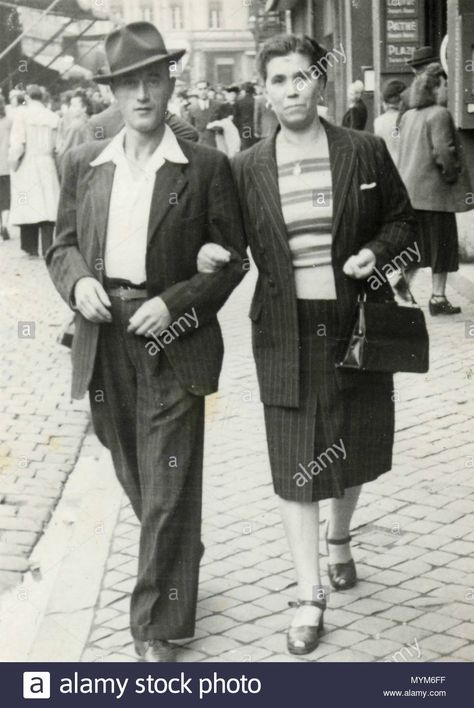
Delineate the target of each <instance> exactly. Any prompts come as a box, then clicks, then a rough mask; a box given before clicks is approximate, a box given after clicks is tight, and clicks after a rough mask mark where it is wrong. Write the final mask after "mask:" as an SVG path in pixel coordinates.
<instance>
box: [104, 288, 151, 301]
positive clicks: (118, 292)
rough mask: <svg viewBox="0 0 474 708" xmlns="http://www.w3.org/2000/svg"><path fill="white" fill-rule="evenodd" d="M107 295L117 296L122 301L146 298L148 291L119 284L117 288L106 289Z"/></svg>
mask: <svg viewBox="0 0 474 708" xmlns="http://www.w3.org/2000/svg"><path fill="white" fill-rule="evenodd" d="M107 295H110V297H118V298H120V300H123V301H124V302H125V301H127V300H146V299H147V298H148V293H147V291H146V289H145V288H129V287H124V286H123V285H121V286H120V287H118V288H110V289H109V290H107Z"/></svg>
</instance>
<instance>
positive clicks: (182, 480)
mask: <svg viewBox="0 0 474 708" xmlns="http://www.w3.org/2000/svg"><path fill="white" fill-rule="evenodd" d="M106 53H107V57H108V60H109V64H110V72H109V73H108V74H104V75H102V76H100V77H96V80H98V81H101V82H106V83H109V84H110V85H111V86H112V89H113V91H114V94H115V98H116V101H117V105H118V106H119V108H120V110H121V113H122V115H123V119H124V122H125V128H124V129H123V130H122V131H120V132H119V133H118V135H117V136H116V137H115V138H113V139H112V140H110V141H102V142H93V143H89V144H85V145H82V146H80V147H78V148H76V149H74V150H72V151H70V152H69V153H68V154H67V155H66V158H65V164H64V173H63V183H62V189H61V199H60V205H59V216H58V223H57V238H56V241H55V243H54V245H53V246H52V248H51V249H50V251H49V253H48V258H47V262H48V267H49V270H50V274H51V277H52V279H53V281H54V284H55V286H56V287H57V289H58V291H59V292H60V294H61V295H62V297H63V298H64V299H65V300H66V301H67V302H68V303H69V304H70V305H71V306H72V307H73V308H74V309H76V331H75V336H74V342H73V349H72V364H73V383H72V396H73V397H74V398H81V397H82V396H84V395H85V393H86V391H87V390H89V397H90V402H91V409H92V417H93V422H94V427H95V430H96V432H97V434H98V436H99V438H100V440H101V441H102V442H103V443H104V444H105V445H106V446H107V447H108V448H109V449H110V451H111V454H112V459H113V462H114V467H115V470H116V474H117V477H118V479H119V481H120V483H121V484H122V486H123V488H124V490H125V492H126V494H127V496H128V498H129V499H130V502H131V505H132V507H133V509H134V511H135V513H136V515H137V517H138V519H139V520H140V523H141V528H140V544H139V558H138V577H137V582H136V585H135V588H134V590H133V593H132V597H131V608H130V626H131V632H132V636H133V638H134V640H135V648H136V651H137V653H138V655H139V656H140V657H142V658H144V659H146V660H153V661H154V660H163V659H165V660H166V659H169V658H170V651H171V648H170V647H171V646H172V645H170V644H169V642H167V640H170V639H179V638H184V637H189V636H192V635H193V634H194V627H195V614H196V600H197V588H198V575H199V563H200V559H201V556H202V553H203V546H202V543H201V496H202V455H203V434H204V396H206V395H207V394H210V393H213V392H214V391H216V389H217V385H218V378H219V373H220V369H221V364H222V354H223V345H222V335H221V331H220V328H219V324H218V321H217V312H218V310H219V309H220V307H221V306H222V305H223V304H224V302H225V300H226V299H227V297H228V296H229V294H230V293H231V291H232V290H233V289H234V287H235V286H236V285H237V283H238V282H239V281H240V279H241V278H242V277H243V275H244V269H243V262H242V261H243V257H244V254H245V249H244V245H243V243H244V238H243V233H242V225H241V219H240V210H239V206H238V202H237V197H236V194H235V189H234V186H233V181H232V174H231V171H230V166H229V163H228V160H227V158H226V157H225V156H224V155H222V154H221V153H220V152H218V151H216V150H209V149H207V148H205V147H203V146H200V145H196V144H194V143H189V142H187V141H179V140H177V139H176V137H175V136H174V134H173V132H172V131H171V130H170V128H169V127H168V126H167V125H166V123H165V116H166V107H167V104H168V100H169V98H170V96H171V94H172V91H173V86H174V81H173V79H171V78H170V67H171V66H172V64H173V63H175V62H177V61H178V60H179V59H180V57H181V56H182V55H183V54H184V50H181V51H176V52H174V53H172V54H169V53H168V52H167V50H166V47H165V44H164V42H163V39H162V37H161V35H160V33H159V32H158V30H157V29H156V28H155V27H154V25H152V24H149V23H146V22H135V23H132V24H129V25H126V26H124V27H121V28H119V29H116V30H114V31H113V32H112V33H111V34H110V35H109V36H108V37H107V39H106ZM206 241H215V242H217V243H220V244H221V245H222V246H225V247H226V248H227V249H228V250H229V252H230V253H231V254H232V255H231V257H230V259H229V261H228V263H227V267H225V268H224V270H223V271H222V272H219V273H216V274H214V275H202V274H198V273H197V268H196V257H197V253H198V251H199V249H200V248H201V246H202V245H203V244H204V243H205V242H206ZM171 656H172V654H171Z"/></svg>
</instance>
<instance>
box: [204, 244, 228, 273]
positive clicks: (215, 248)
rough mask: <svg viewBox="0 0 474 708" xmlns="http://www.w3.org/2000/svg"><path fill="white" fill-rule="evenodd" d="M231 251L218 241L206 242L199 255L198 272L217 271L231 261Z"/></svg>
mask: <svg viewBox="0 0 474 708" xmlns="http://www.w3.org/2000/svg"><path fill="white" fill-rule="evenodd" d="M230 258H231V253H230V251H227V250H226V249H225V248H223V247H222V246H219V244H218V243H206V244H204V246H202V247H201V250H200V251H199V253H198V256H197V269H198V273H215V272H216V271H218V270H220V269H221V268H223V267H224V266H226V265H227V263H228V262H229V261H230Z"/></svg>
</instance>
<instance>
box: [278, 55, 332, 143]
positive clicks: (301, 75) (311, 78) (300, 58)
mask: <svg viewBox="0 0 474 708" xmlns="http://www.w3.org/2000/svg"><path fill="white" fill-rule="evenodd" d="M321 88H322V83H321V78H319V70H318V68H317V67H314V66H311V62H310V59H309V58H308V57H306V56H305V55H304V54H300V53H299V52H293V53H292V54H287V55H286V56H284V57H274V58H273V59H270V61H269V62H268V64H267V79H266V81H265V93H266V96H267V99H268V100H269V101H270V103H271V105H272V107H273V110H274V111H275V113H276V116H277V118H278V120H279V121H280V123H281V124H282V125H283V126H285V127H286V128H288V129H290V130H295V131H300V130H305V129H306V128H308V127H309V126H310V125H311V124H312V123H313V122H314V120H315V119H317V115H318V100H319V97H320V95H321Z"/></svg>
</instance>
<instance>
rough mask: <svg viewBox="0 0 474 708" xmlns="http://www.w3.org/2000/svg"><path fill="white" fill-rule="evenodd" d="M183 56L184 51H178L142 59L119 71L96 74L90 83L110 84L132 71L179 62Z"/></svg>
mask: <svg viewBox="0 0 474 708" xmlns="http://www.w3.org/2000/svg"><path fill="white" fill-rule="evenodd" d="M184 54H186V49H179V50H178V51H176V52H171V53H170V54H161V55H157V56H154V57H149V58H148V59H142V61H137V62H136V63H135V64H130V65H129V66H126V67H124V68H123V69H120V70H119V71H113V72H111V73H110V74H98V75H97V76H93V77H92V81H95V83H96V84H110V83H112V81H113V80H114V79H116V78H118V77H119V76H125V75H126V74H131V73H132V72H133V71H136V70H137V69H142V68H143V67H144V66H150V65H151V64H162V63H163V62H165V61H167V62H171V61H179V59H181V57H182V56H183V55H184Z"/></svg>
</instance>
